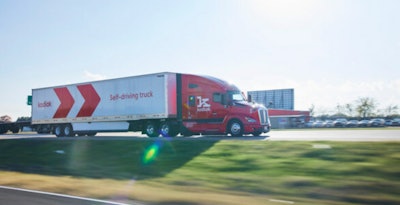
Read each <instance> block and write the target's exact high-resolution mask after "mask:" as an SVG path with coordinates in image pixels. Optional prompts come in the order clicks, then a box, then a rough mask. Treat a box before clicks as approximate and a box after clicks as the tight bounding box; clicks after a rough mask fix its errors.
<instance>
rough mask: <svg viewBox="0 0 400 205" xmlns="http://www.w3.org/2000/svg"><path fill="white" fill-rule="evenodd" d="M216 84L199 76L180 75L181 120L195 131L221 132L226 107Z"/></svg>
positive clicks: (222, 130)
mask: <svg viewBox="0 0 400 205" xmlns="http://www.w3.org/2000/svg"><path fill="white" fill-rule="evenodd" d="M218 90H219V89H218V86H216V85H215V84H213V82H212V81H210V80H209V79H206V78H202V77H200V76H191V75H182V91H183V92H182V104H183V108H182V120H183V122H184V125H185V127H186V128H188V129H189V130H191V131H192V132H196V133H221V132H224V130H225V127H224V126H223V122H224V119H225V116H226V115H227V112H228V109H227V108H226V106H225V105H224V104H223V102H224V96H225V95H224V94H223V93H222V92H218Z"/></svg>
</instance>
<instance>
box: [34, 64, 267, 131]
mask: <svg viewBox="0 0 400 205" xmlns="http://www.w3.org/2000/svg"><path fill="white" fill-rule="evenodd" d="M31 106H32V112H31V114H32V115H31V118H32V119H31V126H32V127H33V128H34V129H35V130H36V131H37V132H39V133H46V132H48V133H52V134H55V135H56V136H57V137H63V136H75V135H78V136H85V135H86V136H94V135H96V134H97V133H98V132H123V131H140V132H142V133H143V134H146V135H147V136H149V137H158V136H160V135H162V136H164V137H174V136H177V135H178V134H181V135H183V136H190V135H194V134H202V135H209V134H224V135H228V134H230V135H231V136H242V135H246V134H252V135H254V136H258V135H260V134H262V133H267V132H269V130H270V121H269V116H268V110H267V109H266V108H265V106H263V105H260V104H256V103H253V102H250V101H247V100H246V96H245V95H244V93H243V92H241V91H240V90H239V89H238V88H237V87H236V86H235V85H232V84H229V83H227V82H226V81H224V80H221V79H218V78H215V77H211V76H203V75H193V74H183V73H172V72H163V73H154V74H146V75H139V76H130V77H124V78H117V79H108V80H101V81H93V82H85V83H77V84H69V85H61V86H54V87H46V88H38V89H32V105H31Z"/></svg>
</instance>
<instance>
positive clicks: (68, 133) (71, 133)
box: [63, 125, 74, 137]
mask: <svg viewBox="0 0 400 205" xmlns="http://www.w3.org/2000/svg"><path fill="white" fill-rule="evenodd" d="M63 132H64V136H67V137H72V136H74V130H73V129H72V127H71V125H65V126H64V127H63Z"/></svg>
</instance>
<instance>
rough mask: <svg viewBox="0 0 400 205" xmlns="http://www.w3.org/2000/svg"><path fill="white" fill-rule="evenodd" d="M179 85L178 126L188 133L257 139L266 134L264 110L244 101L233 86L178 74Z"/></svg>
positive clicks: (267, 118)
mask: <svg viewBox="0 0 400 205" xmlns="http://www.w3.org/2000/svg"><path fill="white" fill-rule="evenodd" d="M178 82H179V81H178ZM180 82H181V85H180V86H179V85H178V87H180V88H181V89H182V91H181V92H178V93H182V94H181V103H178V104H181V105H182V106H181V108H178V113H179V112H181V116H182V124H183V126H184V128H185V129H187V132H188V133H190V134H199V133H201V134H231V135H232V136H241V135H243V134H253V135H254V136H259V135H260V134H262V133H267V132H269V130H270V121H269V117H268V110H267V109H266V108H265V106H263V105H260V104H256V103H252V102H248V101H247V100H246V97H245V95H244V94H243V93H242V92H241V91H240V90H239V89H238V88H237V87H236V86H235V85H232V84H229V83H227V82H226V81H223V80H220V79H217V78H214V77H210V76H198V75H190V74H181V81H180ZM178 84H180V83H178ZM178 101H179V97H178ZM179 109H180V110H179Z"/></svg>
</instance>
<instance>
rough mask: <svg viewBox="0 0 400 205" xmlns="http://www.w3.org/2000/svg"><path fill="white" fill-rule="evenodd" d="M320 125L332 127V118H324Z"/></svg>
mask: <svg viewBox="0 0 400 205" xmlns="http://www.w3.org/2000/svg"><path fill="white" fill-rule="evenodd" d="M322 126H323V127H333V120H325V121H324V122H323V123H322Z"/></svg>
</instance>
